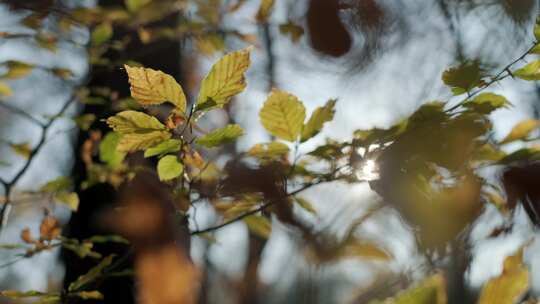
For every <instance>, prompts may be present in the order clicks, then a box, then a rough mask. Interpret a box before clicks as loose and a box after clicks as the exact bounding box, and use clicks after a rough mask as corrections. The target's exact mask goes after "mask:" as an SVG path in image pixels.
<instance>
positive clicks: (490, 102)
mask: <svg viewBox="0 0 540 304" xmlns="http://www.w3.org/2000/svg"><path fill="white" fill-rule="evenodd" d="M510 105H511V103H510V102H509V101H508V100H507V99H506V97H504V96H501V95H498V94H494V93H482V94H479V95H478V96H476V97H475V98H474V99H473V100H470V101H468V102H466V103H464V104H463V106H464V107H466V108H468V109H471V110H473V111H475V112H478V113H482V114H489V113H491V112H493V111H495V110H497V109H500V108H504V107H508V106H510Z"/></svg>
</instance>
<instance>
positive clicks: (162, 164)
mask: <svg viewBox="0 0 540 304" xmlns="http://www.w3.org/2000/svg"><path fill="white" fill-rule="evenodd" d="M157 171H158V175H159V180H161V181H168V180H171V179H174V178H177V177H179V176H180V175H182V172H184V166H183V165H182V163H180V162H179V161H178V158H176V156H175V155H166V156H164V157H163V158H161V159H160V160H159V162H158V165H157Z"/></svg>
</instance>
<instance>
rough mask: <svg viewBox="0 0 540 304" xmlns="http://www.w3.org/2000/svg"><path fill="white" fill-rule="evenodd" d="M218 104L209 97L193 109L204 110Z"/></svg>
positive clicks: (195, 110)
mask: <svg viewBox="0 0 540 304" xmlns="http://www.w3.org/2000/svg"><path fill="white" fill-rule="evenodd" d="M217 105H218V104H217V102H215V101H214V100H213V99H212V98H208V100H207V101H205V102H203V103H200V104H197V105H195V109H194V110H193V112H199V111H200V112H204V111H207V110H209V109H212V108H214V107H216V106H217Z"/></svg>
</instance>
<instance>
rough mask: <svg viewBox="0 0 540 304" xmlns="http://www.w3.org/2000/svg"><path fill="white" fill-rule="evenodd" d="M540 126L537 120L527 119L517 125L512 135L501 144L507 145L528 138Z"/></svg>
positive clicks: (511, 132) (507, 136)
mask: <svg viewBox="0 0 540 304" xmlns="http://www.w3.org/2000/svg"><path fill="white" fill-rule="evenodd" d="M539 125H540V121H538V120H536V119H526V120H524V121H522V122H520V123H518V124H517V125H515V126H514V127H513V128H512V130H511V131H510V133H508V135H506V137H505V138H504V139H503V140H502V141H501V144H506V143H509V142H512V141H516V140H521V139H525V138H527V136H529V134H530V133H531V132H532V131H533V130H534V129H536V128H538V126H539Z"/></svg>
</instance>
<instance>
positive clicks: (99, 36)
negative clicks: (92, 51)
mask: <svg viewBox="0 0 540 304" xmlns="http://www.w3.org/2000/svg"><path fill="white" fill-rule="evenodd" d="M112 36H113V28H112V25H111V24H110V23H109V22H103V23H102V24H100V25H98V26H96V27H95V28H94V30H93V31H92V37H91V42H92V45H94V46H99V45H102V44H104V43H105V42H107V41H109V40H110V39H111V38H112Z"/></svg>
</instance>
